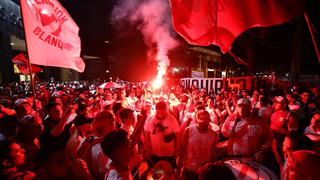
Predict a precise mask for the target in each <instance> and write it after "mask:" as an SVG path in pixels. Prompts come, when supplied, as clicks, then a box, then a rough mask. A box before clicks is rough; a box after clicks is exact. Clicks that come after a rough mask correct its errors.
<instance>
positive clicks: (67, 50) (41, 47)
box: [21, 0, 85, 72]
mask: <svg viewBox="0 0 320 180" xmlns="http://www.w3.org/2000/svg"><path fill="white" fill-rule="evenodd" d="M21 8H22V15H23V23H24V29H25V34H26V42H27V45H28V55H29V59H30V62H31V63H33V64H39V65H44V66H55V67H65V68H71V69H74V70H76V71H79V72H83V71H84V68H85V64H84V62H83V60H82V59H81V58H80V50H81V42H80V38H79V36H78V32H79V28H78V26H77V24H76V23H75V22H74V21H73V19H72V18H71V17H70V15H69V14H68V12H67V11H66V10H65V9H64V8H63V7H62V6H61V4H60V3H59V2H58V1H57V0H46V1H39V0H21Z"/></svg>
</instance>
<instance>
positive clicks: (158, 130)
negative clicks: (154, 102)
mask: <svg viewBox="0 0 320 180" xmlns="http://www.w3.org/2000/svg"><path fill="white" fill-rule="evenodd" d="M166 129H168V127H166V126H164V125H163V124H162V123H160V122H158V123H156V124H154V126H153V130H152V134H157V133H162V132H164V131H165V130H166Z"/></svg>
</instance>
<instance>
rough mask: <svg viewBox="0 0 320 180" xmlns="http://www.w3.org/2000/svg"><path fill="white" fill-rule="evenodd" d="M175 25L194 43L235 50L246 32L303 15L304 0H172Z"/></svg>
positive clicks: (177, 30) (182, 34)
mask: <svg viewBox="0 0 320 180" xmlns="http://www.w3.org/2000/svg"><path fill="white" fill-rule="evenodd" d="M170 4H171V14H172V20H173V27H174V29H175V31H176V32H178V33H179V34H180V35H181V36H183V37H184V38H185V39H186V40H187V41H188V42H189V43H190V44H194V45H202V46H208V45H210V44H215V45H218V46H220V48H221V50H222V51H223V52H227V51H229V50H230V49H231V44H232V42H233V40H234V39H235V38H236V37H237V36H238V35H239V34H240V33H241V32H243V31H245V30H247V29H249V28H251V27H257V26H270V25H276V24H281V23H284V22H287V21H289V20H291V19H293V18H295V17H296V16H298V15H300V14H303V11H304V1H303V0H170Z"/></svg>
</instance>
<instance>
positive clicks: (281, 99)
mask: <svg viewBox="0 0 320 180" xmlns="http://www.w3.org/2000/svg"><path fill="white" fill-rule="evenodd" d="M283 101H284V97H282V96H275V97H274V98H273V102H278V103H282V102H283Z"/></svg>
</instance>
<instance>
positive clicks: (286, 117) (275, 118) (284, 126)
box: [270, 111, 298, 134]
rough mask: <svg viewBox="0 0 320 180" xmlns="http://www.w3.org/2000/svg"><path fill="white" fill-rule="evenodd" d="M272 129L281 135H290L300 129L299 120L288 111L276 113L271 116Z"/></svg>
mask: <svg viewBox="0 0 320 180" xmlns="http://www.w3.org/2000/svg"><path fill="white" fill-rule="evenodd" d="M270 129H271V130H273V131H277V132H279V133H283V134H288V133H289V131H294V130H297V129H298V120H297V119H296V118H295V116H292V115H291V114H290V112H288V111H276V112H274V113H273V114H272V116H271V124H270Z"/></svg>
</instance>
